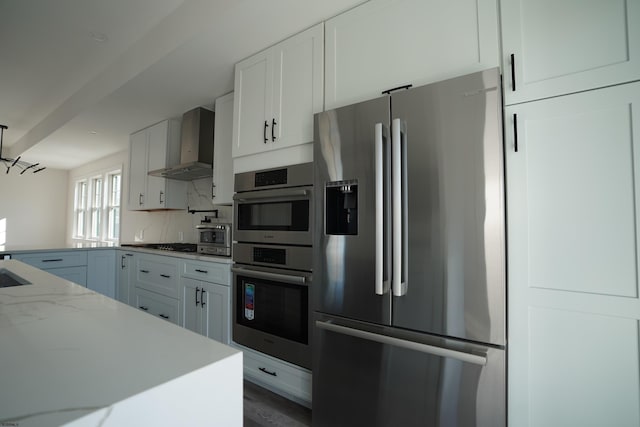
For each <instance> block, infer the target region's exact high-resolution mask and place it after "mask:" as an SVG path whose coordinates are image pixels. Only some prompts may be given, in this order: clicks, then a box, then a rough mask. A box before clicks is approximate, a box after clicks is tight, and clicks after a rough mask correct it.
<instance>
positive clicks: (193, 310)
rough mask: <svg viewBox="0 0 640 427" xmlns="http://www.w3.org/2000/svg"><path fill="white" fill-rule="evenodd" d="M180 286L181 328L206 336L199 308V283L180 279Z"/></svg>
mask: <svg viewBox="0 0 640 427" xmlns="http://www.w3.org/2000/svg"><path fill="white" fill-rule="evenodd" d="M182 285H183V292H182V307H183V308H182V309H183V325H182V326H183V327H185V328H187V329H189V330H190V331H193V332H196V333H198V334H201V335H206V330H205V329H204V328H203V326H204V325H203V321H202V309H201V308H200V298H201V289H202V286H200V282H199V281H197V280H193V279H186V278H182Z"/></svg>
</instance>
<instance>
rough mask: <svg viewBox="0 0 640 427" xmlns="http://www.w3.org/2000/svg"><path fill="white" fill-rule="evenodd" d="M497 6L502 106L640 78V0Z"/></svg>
mask: <svg viewBox="0 0 640 427" xmlns="http://www.w3.org/2000/svg"><path fill="white" fill-rule="evenodd" d="M500 5H501V15H502V44H503V53H504V54H503V65H504V73H505V81H504V84H505V91H504V92H505V102H506V103H507V104H514V103H518V102H523V101H529V100H533V99H541V98H546V97H550V96H555V95H561V94H567V93H571V92H577V91H581V90H586V89H593V88H597V87H603V86H608V85H612V84H616V83H622V82H628V81H631V80H638V79H639V78H640V1H638V0H594V1H589V2H585V1H583V0H562V1H557V0H502V1H501V3H500ZM511 55H513V58H514V61H513V62H512V58H511ZM511 67H514V68H513V69H512V68H511ZM512 72H513V75H512V74H511V73H512ZM514 80H515V88H514Z"/></svg>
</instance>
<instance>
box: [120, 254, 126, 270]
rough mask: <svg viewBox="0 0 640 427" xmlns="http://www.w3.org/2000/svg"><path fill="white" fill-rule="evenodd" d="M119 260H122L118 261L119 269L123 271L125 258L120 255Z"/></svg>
mask: <svg viewBox="0 0 640 427" xmlns="http://www.w3.org/2000/svg"><path fill="white" fill-rule="evenodd" d="M121 258H122V259H121V260H120V268H122V269H123V270H124V267H125V265H124V259H125V256H124V255H122V257H121Z"/></svg>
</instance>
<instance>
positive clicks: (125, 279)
mask: <svg viewBox="0 0 640 427" xmlns="http://www.w3.org/2000/svg"><path fill="white" fill-rule="evenodd" d="M134 271H135V257H134V254H133V253H131V252H123V251H118V287H117V291H116V298H117V299H118V301H120V302H123V303H125V304H130V301H131V303H133V301H132V299H130V296H129V293H130V290H131V288H132V286H133V285H132V283H133V272H134Z"/></svg>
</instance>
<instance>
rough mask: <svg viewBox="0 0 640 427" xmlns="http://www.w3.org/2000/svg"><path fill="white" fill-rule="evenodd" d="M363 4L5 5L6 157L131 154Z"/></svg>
mask: <svg viewBox="0 0 640 427" xmlns="http://www.w3.org/2000/svg"><path fill="white" fill-rule="evenodd" d="M362 1H363V0H108V1H105V0H55V1H51V0H0V16H1V17H2V20H1V21H0V124H4V125H7V126H8V127H9V129H8V130H6V131H5V132H4V149H3V152H2V154H3V156H4V157H16V156H18V155H21V156H22V159H23V160H26V161H29V162H39V163H40V164H41V165H43V166H46V167H48V168H57V169H71V168H75V167H77V166H80V165H83V164H85V163H87V162H90V161H93V160H96V159H99V158H102V157H104V156H107V155H109V154H113V153H115V152H118V151H121V150H124V149H126V148H127V144H128V141H129V137H128V136H129V134H130V133H132V132H134V131H136V130H138V129H141V128H143V127H146V126H148V125H151V124H153V123H156V122H158V121H160V120H164V119H166V118H169V117H179V116H181V115H182V113H183V112H185V111H187V110H189V109H191V108H193V107H196V106H199V105H204V106H211V105H212V104H213V100H214V99H215V98H217V97H218V96H220V95H224V94H226V93H228V92H231V91H232V90H233V65H234V64H235V63H236V62H238V61H239V60H241V59H243V58H246V57H247V56H250V55H252V54H254V53H256V52H258V51H260V50H262V49H264V48H266V47H268V46H270V45H272V44H275V43H277V42H278V41H280V40H282V39H284V38H286V37H288V36H290V35H292V34H295V33H297V32H299V31H301V30H303V29H305V28H308V27H310V26H312V25H314V24H316V23H318V22H321V21H323V20H325V19H327V18H329V17H331V16H335V15H337V14H338V13H340V12H342V11H344V10H347V9H349V8H351V7H353V6H355V5H356V4H358V3H362ZM102 35H104V36H106V40H105V41H98V40H96V38H98V39H100V38H101V36H102Z"/></svg>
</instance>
